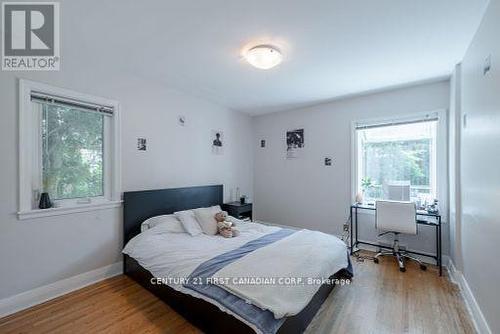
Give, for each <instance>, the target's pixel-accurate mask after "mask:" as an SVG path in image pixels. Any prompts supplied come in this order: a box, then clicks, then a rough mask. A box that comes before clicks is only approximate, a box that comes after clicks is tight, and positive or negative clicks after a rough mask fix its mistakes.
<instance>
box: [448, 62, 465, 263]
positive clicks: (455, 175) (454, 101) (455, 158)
mask: <svg viewBox="0 0 500 334" xmlns="http://www.w3.org/2000/svg"><path fill="white" fill-rule="evenodd" d="M461 83H462V65H461V64H458V65H457V66H456V67H455V70H454V71H453V75H452V77H451V80H450V112H449V118H448V122H449V141H448V143H449V152H448V157H449V159H448V161H449V164H448V165H449V185H450V191H449V194H450V202H449V224H450V257H451V258H452V259H453V262H454V265H455V266H456V268H457V269H458V270H462V268H463V265H462V246H461V233H462V227H461V226H462V225H461V220H462V210H461V195H460V194H461V181H460V180H461V176H460V173H461V170H460V157H461V153H460V150H461V146H460V142H461V127H462V102H461V98H462V95H461V94H462V92H461V89H462V85H461Z"/></svg>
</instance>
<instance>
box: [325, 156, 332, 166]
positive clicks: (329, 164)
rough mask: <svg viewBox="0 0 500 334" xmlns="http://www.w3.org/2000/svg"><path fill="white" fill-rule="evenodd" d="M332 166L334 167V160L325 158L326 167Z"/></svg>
mask: <svg viewBox="0 0 500 334" xmlns="http://www.w3.org/2000/svg"><path fill="white" fill-rule="evenodd" d="M331 165H332V158H330V157H325V166H331Z"/></svg>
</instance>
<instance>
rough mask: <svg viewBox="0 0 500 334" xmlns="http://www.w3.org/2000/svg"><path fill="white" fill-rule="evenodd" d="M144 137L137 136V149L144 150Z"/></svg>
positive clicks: (145, 147)
mask: <svg viewBox="0 0 500 334" xmlns="http://www.w3.org/2000/svg"><path fill="white" fill-rule="evenodd" d="M146 149H147V145H146V138H137V150H138V151H146Z"/></svg>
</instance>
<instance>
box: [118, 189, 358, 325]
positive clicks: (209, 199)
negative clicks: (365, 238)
mask: <svg viewBox="0 0 500 334" xmlns="http://www.w3.org/2000/svg"><path fill="white" fill-rule="evenodd" d="M222 202H223V187H222V185H213V186H201V187H189V188H174V189H160V190H149V191H134V192H126V193H125V194H124V246H127V247H128V248H131V246H130V245H131V244H134V243H135V244H137V245H143V247H144V245H148V244H149V243H150V241H151V240H156V242H157V246H155V247H157V248H155V249H154V251H157V252H158V254H157V255H155V256H156V258H155V256H153V255H151V256H150V257H151V259H155V261H156V262H154V263H152V262H151V259H145V258H144V257H141V256H138V255H137V254H140V253H137V252H136V253H133V252H130V251H128V253H132V254H133V255H134V257H132V256H129V255H127V254H124V262H123V263H124V273H125V274H126V275H127V276H129V277H131V278H132V279H133V280H135V281H136V282H138V283H139V284H140V285H142V286H143V287H144V288H146V289H148V290H149V291H151V292H152V293H153V294H155V295H156V296H157V297H159V298H160V299H162V300H163V301H164V302H166V303H167V304H168V305H170V306H171V307H172V308H173V309H174V310H176V311H177V312H178V313H179V314H181V315H182V316H184V317H185V318H186V319H187V320H188V321H190V322H191V323H192V324H194V325H195V326H197V327H198V328H200V329H201V330H203V331H204V332H206V333H254V332H257V333H276V332H277V333H302V332H303V331H304V330H305V329H306V328H307V326H308V324H309V323H310V321H311V320H312V318H313V317H314V315H315V314H316V312H317V311H318V309H319V308H320V307H321V305H322V303H323V302H324V300H325V299H326V298H327V297H328V295H329V294H330V292H331V291H332V289H333V288H334V286H335V284H333V282H334V281H333V280H332V281H328V282H326V283H325V284H320V286H319V288H318V287H316V289H315V290H314V292H313V293H311V296H312V297H310V298H308V299H307V303H304V305H303V307H302V306H300V303H298V304H297V305H296V307H300V309H299V310H297V311H296V312H293V313H290V314H291V315H288V313H283V316H282V317H280V318H279V319H275V320H274V322H273V320H272V319H271V318H276V313H274V314H273V313H272V312H271V311H273V312H276V310H274V309H273V308H272V307H269V310H261V308H257V307H256V306H254V305H252V304H257V303H254V302H252V303H249V300H248V298H246V295H244V293H245V290H244V288H241V286H237V287H235V286H231V285H230V284H229V285H225V286H222V285H220V286H216V285H215V284H213V285H212V284H210V286H209V285H208V284H205V285H203V286H202V288H210V289H211V290H210V291H211V292H214V291H215V292H216V295H217V294H222V296H218V295H217V296H218V297H217V298H220V299H217V298H216V297H215V296H214V295H210V294H209V293H208V292H206V291H203V289H202V288H200V287H199V286H193V284H191V283H189V284H188V283H185V282H173V283H171V282H169V283H168V284H155V278H156V277H165V276H169V275H170V274H171V273H173V272H175V273H183V271H182V270H187V269H186V268H189V265H190V264H191V265H192V268H191V269H189V270H188V272H191V271H192V275H194V273H195V272H196V273H198V271H200V270H201V269H203V268H204V267H203V265H206V264H207V263H211V262H214V261H210V260H214V259H215V260H216V261H215V263H220V262H221V261H219V259H220V257H221V256H222V257H227V256H228V254H229V255H233V254H237V253H238V252H237V251H240V252H241V250H242V249H243V250H246V248H248V247H249V246H252V245H253V244H256V245H257V244H262V242H267V243H264V245H267V246H265V247H263V246H262V245H260V246H259V245H257V246H255V247H257V248H255V249H250V250H248V252H247V253H244V254H250V255H252V256H254V255H256V256H258V255H259V254H260V253H262V254H260V256H264V257H265V258H268V257H269V254H272V253H267V255H266V253H265V252H266V251H267V252H272V251H273V249H274V252H276V250H277V249H278V250H279V247H280V245H281V244H280V243H285V244H286V243H287V242H288V243H289V242H291V239H292V237H296V238H297V237H300V235H299V233H305V234H307V231H299V232H296V231H291V230H287V229H280V228H276V227H267V226H262V225H260V224H253V223H249V224H248V225H243V226H240V229H241V230H242V231H241V236H238V237H237V238H232V239H231V240H223V238H222V237H220V236H210V237H209V236H200V237H198V239H190V238H193V237H190V236H186V235H182V234H169V233H162V234H159V233H158V232H155V231H150V233H149V234H150V235H148V233H142V234H141V224H142V223H143V222H144V221H145V220H146V219H148V218H150V217H154V216H158V215H165V214H171V213H173V212H176V211H182V210H189V209H194V208H200V207H210V206H214V205H220V204H222ZM146 238H149V239H146ZM131 240H132V241H131ZM256 241H258V242H256ZM141 242H142V244H141ZM160 242H161V243H160ZM197 243H199V244H200V245H202V248H203V249H207V250H209V253H208V255H207V254H203V256H205V258H201V259H200V260H199V261H198V262H193V261H192V260H193V258H189V257H181V256H180V254H181V253H186V254H188V255H189V254H191V253H194V250H197V248H196V244H197ZM231 243H233V244H231ZM219 244H220V245H221V246H218V245H219ZM243 246H244V247H243ZM127 247H125V250H126V249H127ZM151 247H152V246H151ZM219 247H220V251H219ZM224 247H225V248H224ZM259 247H260V248H259ZM139 249H140V247H139ZM340 249H342V248H340ZM177 250H180V251H181V252H177ZM228 250H229V251H228ZM214 251H219V254H220V255H219V257H217V256H213V258H211V257H212V256H211V255H210V252H214ZM338 252H339V251H338V250H337V251H336V253H335V254H334V255H335V256H337V255H338ZM143 253H144V251H143ZM176 254H177V255H176ZM160 255H161V256H160ZM175 256H179V258H178V261H176V260H177V258H176V257H175ZM196 256H198V254H196ZM241 256H242V257H241ZM252 256H249V255H240V258H239V260H236V261H235V260H231V261H233V262H228V263H230V264H229V265H227V267H223V268H222V269H217V270H220V271H219V272H224V271H225V272H226V274H230V272H231V269H233V270H235V269H234V268H233V266H235V267H238V265H240V266H248V263H245V262H244V260H245V261H251V260H252ZM345 256H346V261H347V264H346V265H345V266H344V265H340V264H339V263H340V261H339V260H337V263H336V264H335V265H337V266H339V267H342V268H341V269H339V270H338V271H337V270H336V271H335V273H334V274H333V275H332V276H331V278H333V279H341V278H351V277H352V267H351V266H350V262H349V260H348V257H347V255H345ZM159 257H161V261H165V263H170V264H169V265H168V266H167V265H166V264H165V265H163V263H162V262H161V261H159V260H158V258H159ZM195 259H196V260H198V258H197V257H196V258H195ZM207 259H209V260H208V261H206V260H207ZM262 259H263V258H258V257H257V258H256V259H253V260H254V261H261V262H262ZM146 260H148V261H146ZM169 261H170V262H169ZM182 261H184V262H182ZM189 261H191V262H189ZM175 262H179V263H178V264H177V266H175V264H176V263H175ZM184 263H185V264H186V265H184ZM212 265H213V263H212ZM332 265H333V264H332ZM250 266H251V265H250ZM254 267H259V266H254ZM278 267H279V266H278ZM193 268H196V270H193ZM200 268H201V269H200ZM335 268H337V267H335ZM166 269H168V270H166ZM169 270H170V271H169ZM175 270H177V271H175ZM239 270H241V269H239ZM262 270H264V269H262ZM216 275H217V273H215V274H213V277H211V278H216V277H215V276H216ZM190 282H191V281H190ZM231 287H232V288H233V289H231ZM243 287H247V286H246V285H244V286H243ZM276 288H281V287H276ZM302 288H303V287H302ZM200 289H201V290H200ZM239 289H243V290H242V291H241V290H239ZM248 289H253V290H254V293H255V291H257V292H259V291H258V290H262V291H260V292H261V295H263V296H262V297H261V298H264V299H265V297H266V295H268V294H270V292H271V291H272V290H268V291H269V293H268V292H267V291H266V290H265V287H264V285H260V286H259V287H258V288H255V287H251V286H250V287H249V288H248ZM207 291H208V290H207ZM285 291H286V290H285ZM288 291H290V290H288ZM293 291H299V289H298V288H297V289H295V288H294V289H293ZM242 294H243V295H242ZM286 295H289V294H286ZM298 295H300V293H298ZM289 298H291V297H289ZM227 300H230V301H231V303H229V304H227V303H226V301H227ZM273 300H274V299H271V301H273ZM235 301H236V302H235ZM242 301H243V302H242ZM250 301H251V300H250ZM256 301H258V299H256ZM235 305H236V306H237V307H238V308H240V307H241V308H242V309H246V308H250V310H247V313H245V312H243V311H242V310H240V309H236V311H235ZM256 310H258V312H257V311H256ZM249 312H250V313H249ZM252 312H253V313H252ZM256 312H257V313H256ZM284 312H285V311H284ZM266 313H267V314H266ZM248 314H250V315H251V314H258V316H256V318H259V317H261V318H262V319H263V320H262V321H260V322H259V321H257V320H255V321H254V320H253V319H252V317H251V316H250V317H249V316H248ZM269 314H271V315H274V317H270V316H269ZM266 319H267V320H266ZM266 321H267V322H268V323H267V324H266ZM263 324H265V325H266V326H267V327H266V326H264V325H263ZM273 326H274V327H273Z"/></svg>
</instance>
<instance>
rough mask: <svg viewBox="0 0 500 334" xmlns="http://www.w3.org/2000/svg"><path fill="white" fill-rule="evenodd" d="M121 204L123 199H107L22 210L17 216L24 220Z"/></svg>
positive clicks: (108, 207) (114, 206) (102, 208)
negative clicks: (89, 202) (104, 200)
mask: <svg viewBox="0 0 500 334" xmlns="http://www.w3.org/2000/svg"><path fill="white" fill-rule="evenodd" d="M121 205H122V201H106V202H102V203H93V204H80V205H78V206H71V207H60V208H50V209H43V210H40V209H38V210H28V211H21V212H18V213H17V217H18V219H20V220H24V219H33V218H43V217H51V216H62V215H69V214H72V213H79V212H87V211H95V210H105V209H112V208H118V207H120V206H121Z"/></svg>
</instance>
